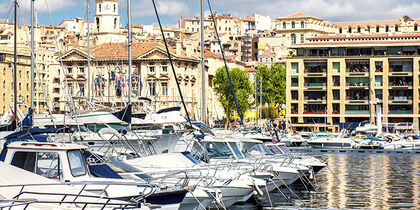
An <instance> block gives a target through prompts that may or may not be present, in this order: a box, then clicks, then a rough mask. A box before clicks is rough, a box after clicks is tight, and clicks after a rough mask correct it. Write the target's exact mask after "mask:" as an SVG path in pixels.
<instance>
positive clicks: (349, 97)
mask: <svg viewBox="0 0 420 210" xmlns="http://www.w3.org/2000/svg"><path fill="white" fill-rule="evenodd" d="M368 98H369V97H368V96H359V97H357V96H346V100H357V101H363V100H368Z"/></svg>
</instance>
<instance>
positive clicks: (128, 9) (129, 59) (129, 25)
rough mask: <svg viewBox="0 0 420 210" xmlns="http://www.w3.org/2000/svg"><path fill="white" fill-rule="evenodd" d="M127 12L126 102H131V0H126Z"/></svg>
mask: <svg viewBox="0 0 420 210" xmlns="http://www.w3.org/2000/svg"><path fill="white" fill-rule="evenodd" d="M127 13H128V104H129V105H130V104H131V65H132V64H131V0H127Z"/></svg>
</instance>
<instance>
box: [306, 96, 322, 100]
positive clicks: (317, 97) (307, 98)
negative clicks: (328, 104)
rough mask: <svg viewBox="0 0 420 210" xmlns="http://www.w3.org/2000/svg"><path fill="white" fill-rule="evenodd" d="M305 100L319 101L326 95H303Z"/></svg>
mask: <svg viewBox="0 0 420 210" xmlns="http://www.w3.org/2000/svg"><path fill="white" fill-rule="evenodd" d="M304 99H305V100H307V101H321V100H326V99H327V97H326V96H310V97H309V96H305V97H304Z"/></svg>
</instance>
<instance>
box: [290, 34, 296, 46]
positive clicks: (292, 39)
mask: <svg viewBox="0 0 420 210" xmlns="http://www.w3.org/2000/svg"><path fill="white" fill-rule="evenodd" d="M290 43H291V44H296V35H295V34H292V35H290Z"/></svg>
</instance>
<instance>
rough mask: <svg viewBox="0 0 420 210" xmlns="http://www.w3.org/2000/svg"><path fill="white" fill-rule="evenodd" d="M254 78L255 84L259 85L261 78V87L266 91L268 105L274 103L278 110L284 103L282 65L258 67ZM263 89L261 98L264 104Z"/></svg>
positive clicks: (284, 68) (283, 69)
mask: <svg viewBox="0 0 420 210" xmlns="http://www.w3.org/2000/svg"><path fill="white" fill-rule="evenodd" d="M255 76H256V78H257V79H258V81H257V84H259V81H260V77H262V85H263V86H264V87H265V90H266V91H267V97H268V102H269V103H274V104H275V105H276V107H277V108H280V105H281V104H284V103H286V67H285V65H284V64H276V65H271V66H270V68H268V67H267V66H266V65H260V66H258V69H257V73H256V75H255ZM264 87H263V89H262V98H263V101H264V102H266V101H267V99H266V97H265V93H264ZM258 88H259V85H258ZM258 94H259V91H258ZM258 97H259V96H258Z"/></svg>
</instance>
